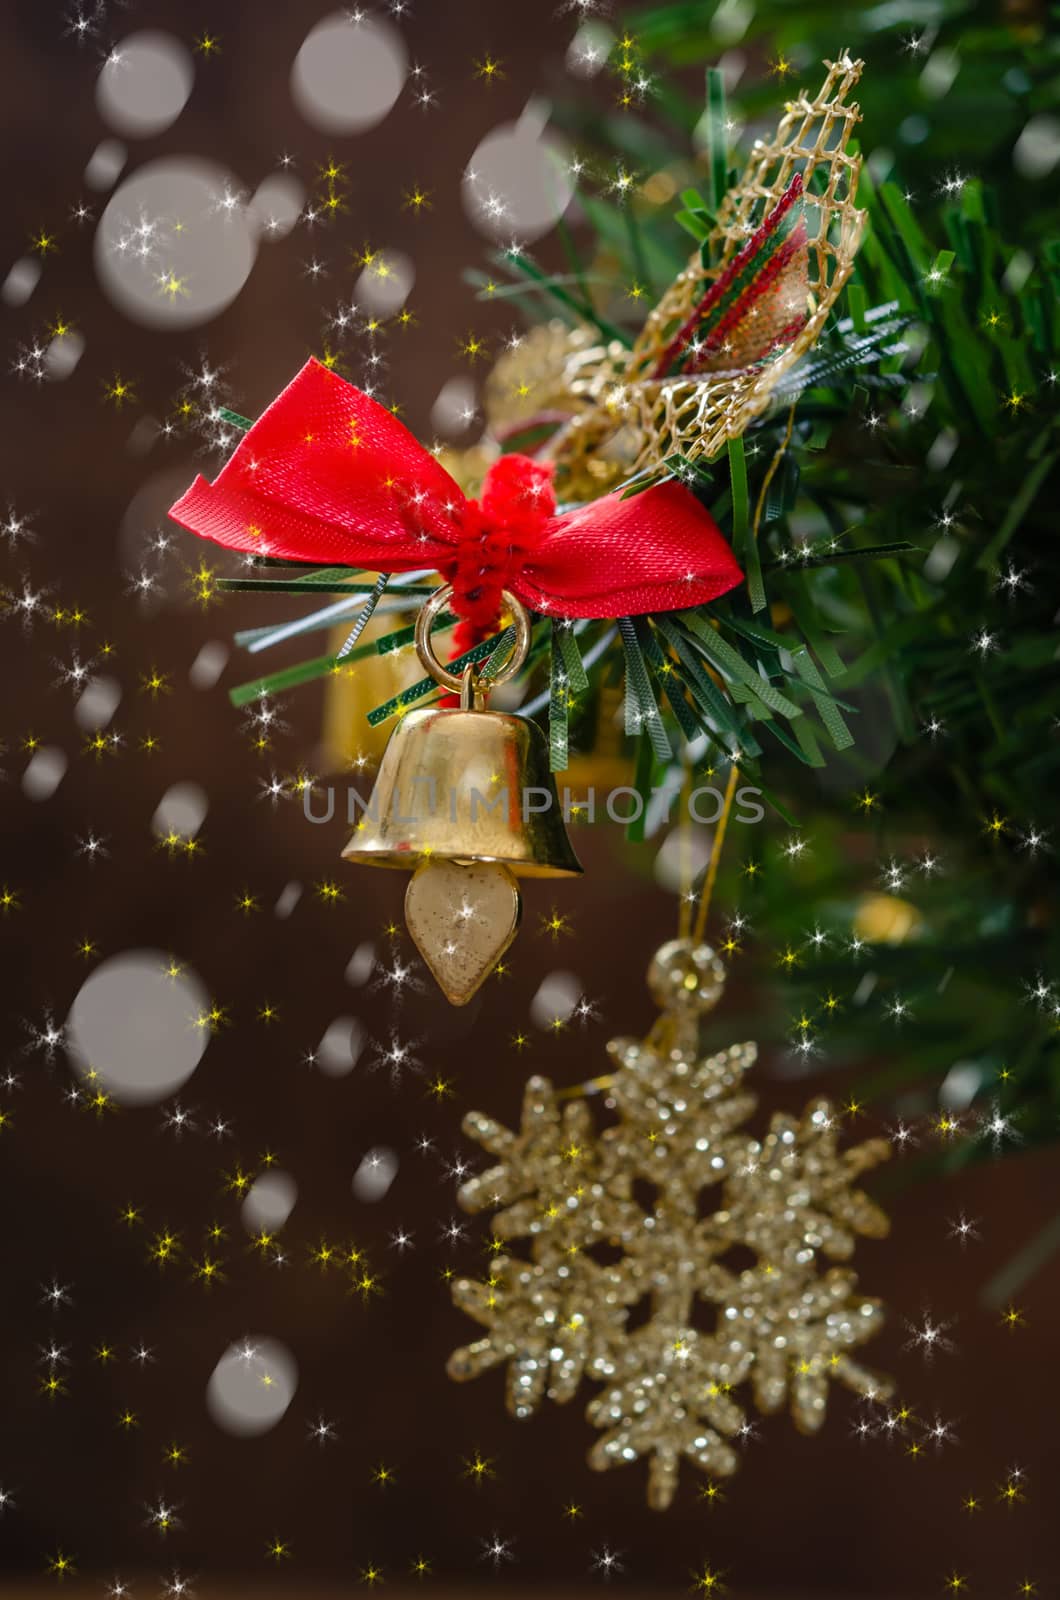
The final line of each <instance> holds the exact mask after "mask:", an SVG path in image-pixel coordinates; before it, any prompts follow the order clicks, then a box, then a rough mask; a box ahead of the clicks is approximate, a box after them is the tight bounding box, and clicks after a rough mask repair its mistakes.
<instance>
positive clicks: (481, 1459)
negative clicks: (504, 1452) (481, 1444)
mask: <svg viewBox="0 0 1060 1600" xmlns="http://www.w3.org/2000/svg"><path fill="white" fill-rule="evenodd" d="M496 1476H497V1474H496V1472H495V1471H494V1467H493V1462H492V1461H491V1460H490V1458H489V1457H488V1456H483V1455H480V1454H479V1452H478V1451H477V1450H476V1451H475V1453H474V1455H473V1456H471V1457H469V1458H468V1459H467V1460H465V1462H464V1477H465V1478H470V1479H471V1480H472V1482H473V1483H485V1481H486V1479H487V1478H495V1477H496Z"/></svg>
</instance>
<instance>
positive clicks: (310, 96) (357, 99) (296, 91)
mask: <svg viewBox="0 0 1060 1600" xmlns="http://www.w3.org/2000/svg"><path fill="white" fill-rule="evenodd" d="M407 76H408V52H407V51H406V49H405V42H404V40H403V39H402V37H401V35H400V33H398V31H397V29H396V28H393V27H391V26H390V24H389V23H387V22H384V21H382V20H381V19H380V18H378V17H367V16H365V17H362V18H360V19H358V20H356V21H355V20H354V19H353V18H351V17H347V16H344V15H343V14H342V13H341V12H335V13H334V14H333V15H332V16H330V17H325V18H324V20H323V21H322V22H318V23H317V25H316V27H315V28H313V29H312V30H311V32H310V33H308V34H307V35H306V39H305V42H304V44H303V45H302V48H301V49H300V50H299V52H298V55H297V56H296V57H295V63H294V66H293V68H292V69H291V94H292V96H293V97H294V103H295V105H296V106H297V107H298V109H299V111H300V112H301V113H302V115H303V117H305V119H306V121H307V122H308V123H310V124H311V126H312V127H314V128H319V129H320V130H321V131H322V132H324V133H360V132H362V131H363V130H364V129H365V128H374V127H375V125H376V124H377V123H379V122H382V120H383V118H384V117H385V116H386V114H387V112H388V111H389V110H390V108H391V106H392V105H393V104H394V101H395V100H396V99H397V97H398V95H399V94H400V93H401V91H402V89H403V88H404V85H405V79H406V77H407Z"/></svg>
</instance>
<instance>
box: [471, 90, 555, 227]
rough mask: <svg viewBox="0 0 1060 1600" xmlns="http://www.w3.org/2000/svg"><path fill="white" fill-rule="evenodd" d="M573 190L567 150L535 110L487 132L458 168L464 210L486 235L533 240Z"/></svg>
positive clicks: (552, 221)
mask: <svg viewBox="0 0 1060 1600" xmlns="http://www.w3.org/2000/svg"><path fill="white" fill-rule="evenodd" d="M573 194H574V177H573V176H572V174H571V170H570V159H569V152H568V151H567V148H566V146H565V145H564V144H563V143H562V142H561V141H560V140H559V139H557V138H556V136H555V135H554V134H551V133H548V134H546V133H545V132H544V131H543V119H542V117H541V116H540V115H539V114H535V113H528V114H526V115H524V116H523V117H521V118H520V119H519V121H518V122H510V123H505V124H504V125H502V126H501V127H499V128H494V130H493V132H492V133H488V134H487V135H486V137H485V138H484V139H483V140H482V142H481V143H480V144H479V145H478V147H477V149H476V150H475V153H474V155H473V156H472V158H471V160H470V162H469V163H468V167H467V171H466V172H465V173H464V180H463V198H464V209H465V211H466V212H467V214H468V216H469V217H470V218H471V220H472V222H473V223H474V224H475V226H476V228H478V230H479V232H480V233H484V234H486V235H487V236H488V237H489V238H492V239H511V238H512V237H513V236H514V237H515V238H517V239H521V240H530V239H539V238H540V237H541V235H542V234H545V233H547V232H548V231H549V229H550V228H553V227H555V225H556V223H557V222H558V221H559V219H560V217H561V216H562V215H563V213H564V212H565V211H566V209H567V207H568V205H569V204H570V202H571V198H572V196H573Z"/></svg>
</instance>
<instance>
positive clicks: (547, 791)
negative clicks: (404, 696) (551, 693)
mask: <svg viewBox="0 0 1060 1600" xmlns="http://www.w3.org/2000/svg"><path fill="white" fill-rule="evenodd" d="M458 687H459V682H458ZM546 802H547V806H548V809H547V810H545V809H540V810H539V809H537V808H538V807H542V808H543V807H544V806H545V804H546ZM342 853H343V856H344V857H345V858H346V859H347V860H350V861H360V862H365V863H366V864H368V865H370V866H380V867H404V868H406V869H407V870H408V869H412V868H413V867H416V866H418V865H419V863H420V861H421V860H424V859H430V860H443V861H458V862H468V861H499V862H502V863H503V864H504V865H505V866H507V867H508V868H510V870H511V871H512V872H513V873H515V875H516V876H517V877H523V878H562V877H571V876H574V875H576V874H578V873H580V872H581V870H582V869H581V865H580V863H579V861H578V858H577V856H576V855H575V854H574V851H573V849H572V847H571V842H570V840H569V839H568V837H567V831H566V828H565V827H564V825H563V815H562V811H561V809H560V803H559V796H558V795H557V793H556V785H555V780H554V778H553V776H552V773H551V772H550V771H549V766H548V746H547V744H546V742H545V736H544V734H543V733H542V732H541V730H540V728H538V727H537V725H536V724H535V723H533V722H528V721H527V720H526V718H524V717H517V716H513V715H510V714H509V713H506V712H500V711H455V710H454V711H445V710H439V709H436V708H431V709H427V710H422V711H410V712H409V713H408V715H407V716H406V717H404V718H403V719H402V721H401V722H399V723H398V726H397V727H396V728H395V730H394V733H393V735H392V737H391V740H390V743H389V744H388V745H387V748H386V750H385V752H384V754H383V759H382V762H381V763H380V767H379V774H378V777H377V778H376V783H375V789H374V790H373V793H372V799H371V801H370V802H369V806H368V809H367V811H366V813H365V815H364V816H363V817H362V818H361V820H360V822H359V823H358V825H357V827H356V829H355V830H354V833H353V836H352V837H351V839H350V842H349V843H348V844H347V846H346V848H345V850H344V851H343V852H342Z"/></svg>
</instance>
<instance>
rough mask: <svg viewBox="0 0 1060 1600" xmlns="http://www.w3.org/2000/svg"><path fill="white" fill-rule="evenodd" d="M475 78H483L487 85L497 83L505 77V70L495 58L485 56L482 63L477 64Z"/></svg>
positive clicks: (477, 62)
mask: <svg viewBox="0 0 1060 1600" xmlns="http://www.w3.org/2000/svg"><path fill="white" fill-rule="evenodd" d="M475 77H476V78H482V79H483V81H484V82H486V83H496V82H497V81H498V80H499V79H500V78H503V77H504V68H503V67H502V65H501V63H500V62H499V61H497V60H496V59H495V58H494V57H493V56H491V55H485V56H483V57H482V60H481V61H476V62H475Z"/></svg>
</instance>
